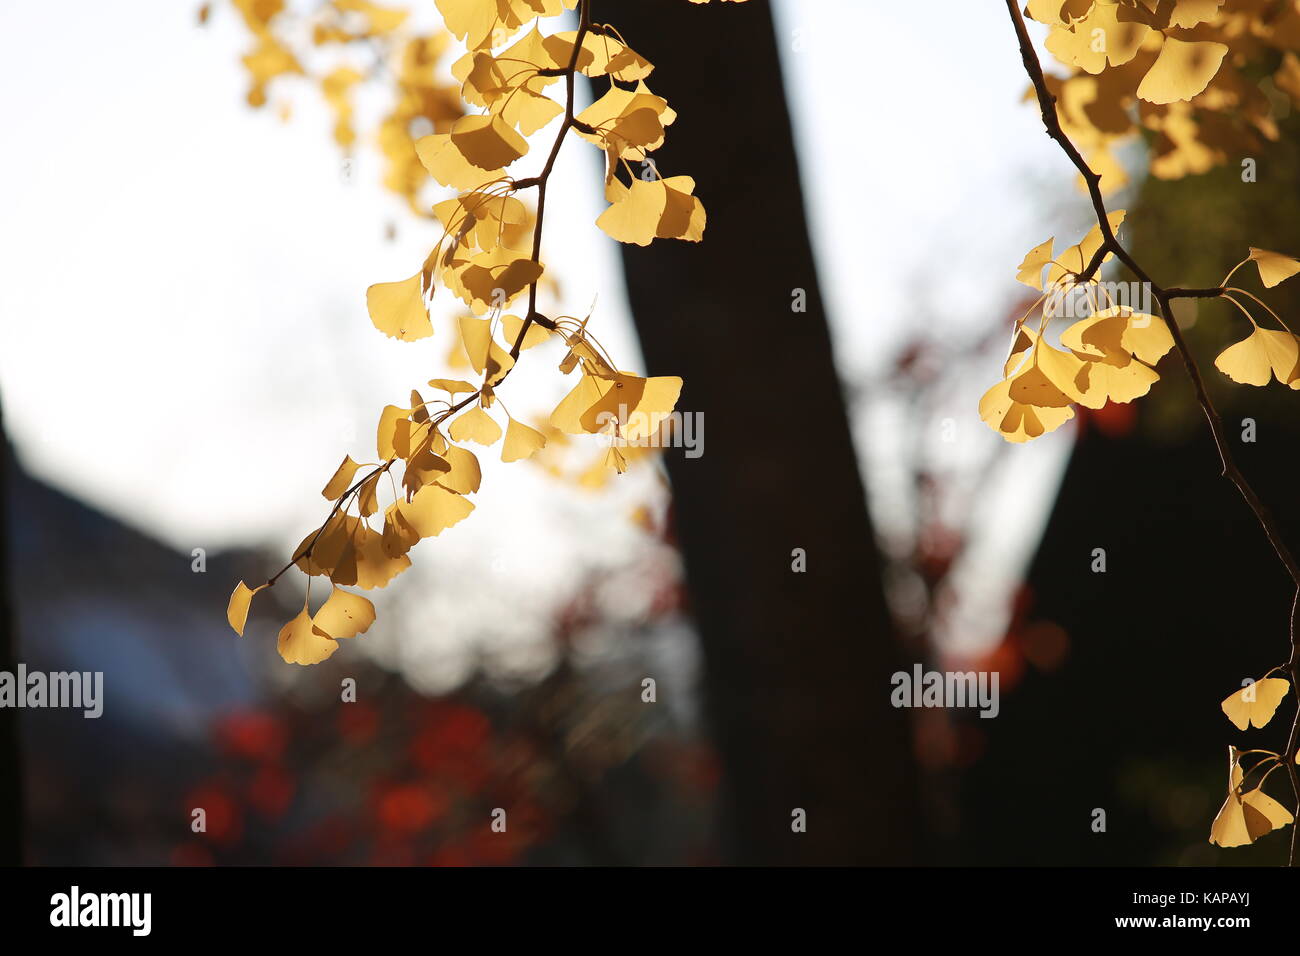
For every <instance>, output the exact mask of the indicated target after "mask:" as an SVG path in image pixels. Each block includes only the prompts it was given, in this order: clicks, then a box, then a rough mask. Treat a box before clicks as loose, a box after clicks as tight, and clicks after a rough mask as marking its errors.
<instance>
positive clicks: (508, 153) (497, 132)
mask: <svg viewBox="0 0 1300 956" xmlns="http://www.w3.org/2000/svg"><path fill="white" fill-rule="evenodd" d="M450 135H451V142H452V145H454V146H455V147H456V149H457V150H459V151H460V154H461V155H462V156H464V157H465V161H466V162H468V163H470V164H471V165H474V166H477V167H478V168H479V169H493V170H495V169H501V168H502V167H504V166H508V165H509V164H511V163H513V162H514V161H515V160H516V159H518V158H519V157H520V156H522V155H524V153H526V152H528V141H527V140H526V139H524V138H523V137H522V136H520V135H519V134H518V133H517V132H515V130H514V129H513V128H512V127H511V126H510V124H509V123H507V122H506V121H505V120H503V119H502V118H501V117H500V116H498V115H496V114H489V115H482V116H462V117H461V118H460V119H458V120H456V122H455V123H453V124H452V126H451V134H450Z"/></svg>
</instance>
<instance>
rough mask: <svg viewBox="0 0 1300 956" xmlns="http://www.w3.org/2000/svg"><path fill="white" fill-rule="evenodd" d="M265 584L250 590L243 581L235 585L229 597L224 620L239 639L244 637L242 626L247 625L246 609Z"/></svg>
mask: <svg viewBox="0 0 1300 956" xmlns="http://www.w3.org/2000/svg"><path fill="white" fill-rule="evenodd" d="M264 587H266V585H265V584H259V585H258V586H257V587H255V588H250V587H249V586H248V585H247V584H245V583H244V582H243V581H240V582H239V583H238V584H236V585H235V591H234V593H233V594H231V595H230V603H229V604H227V605H226V620H227V621H229V622H230V626H231V627H232V628H233V629H234V631H235V633H236V634H238V635H239V636H240V637H243V636H244V625H245V624H247V623H248V608H249V605H251V604H252V603H253V595H254V594H256V593H257V592H258V591H260V590H262V588H264Z"/></svg>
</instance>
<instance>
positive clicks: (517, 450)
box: [501, 418, 546, 461]
mask: <svg viewBox="0 0 1300 956" xmlns="http://www.w3.org/2000/svg"><path fill="white" fill-rule="evenodd" d="M545 445H546V436H545V435H543V434H542V433H541V432H539V431H538V430H537V429H535V428H529V427H528V426H527V425H525V424H523V423H522V422H517V421H515V420H514V419H513V418H512V419H510V423H509V424H508V425H506V440H505V444H504V445H503V446H502V448H501V460H502V461H519V460H520V459H522V458H530V457H532V456H533V455H534V454H535V453H536V452H537V450H538V449H540V448H543V447H545Z"/></svg>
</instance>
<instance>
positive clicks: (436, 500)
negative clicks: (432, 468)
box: [399, 485, 474, 538]
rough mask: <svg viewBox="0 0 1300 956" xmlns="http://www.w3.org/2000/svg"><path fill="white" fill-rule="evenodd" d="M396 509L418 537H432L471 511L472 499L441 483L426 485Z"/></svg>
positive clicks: (472, 507)
mask: <svg viewBox="0 0 1300 956" xmlns="http://www.w3.org/2000/svg"><path fill="white" fill-rule="evenodd" d="M399 510H400V511H401V513H402V517H403V518H404V519H405V520H406V522H407V524H409V525H410V526H411V527H412V528H414V529H415V530H416V531H417V532H418V533H419V535H420V537H422V538H431V537H433V536H435V535H439V534H442V532H443V531H445V530H446V529H447V528H450V527H451V526H452V525H454V524H456V523H457V522H459V521H461V520H462V519H464V518H465V517H467V516H468V515H469V513H470V512H471V511H473V510H474V502H472V501H470V500H469V499H468V498H465V497H463V496H461V495H458V494H456V493H455V492H454V491H448V490H447V489H446V488H444V487H442V486H441V485H425V486H424V487H423V488H421V489H420V490H419V492H418V493H417V494H416V496H415V497H414V498H412V499H411V500H410V502H409V503H402V504H401V505H400V506H399Z"/></svg>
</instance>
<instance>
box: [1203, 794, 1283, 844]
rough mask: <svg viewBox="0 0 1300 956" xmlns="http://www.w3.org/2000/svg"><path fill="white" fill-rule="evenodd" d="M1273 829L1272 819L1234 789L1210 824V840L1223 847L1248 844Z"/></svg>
mask: <svg viewBox="0 0 1300 956" xmlns="http://www.w3.org/2000/svg"><path fill="white" fill-rule="evenodd" d="M1272 830H1273V824H1272V821H1270V820H1269V818H1268V817H1267V816H1265V815H1264V814H1263V813H1261V812H1260V811H1259V810H1258V809H1256V808H1255V807H1254V806H1253V805H1251V804H1248V803H1245V802H1244V801H1243V800H1242V797H1241V794H1239V793H1238V792H1237V791H1235V790H1233V791H1230V792H1229V793H1228V796H1227V798H1226V799H1225V800H1224V801H1223V806H1221V807H1220V808H1219V812H1218V813H1217V814H1216V815H1215V817H1214V822H1213V823H1211V824H1210V842H1211V843H1214V844H1216V845H1218V846H1221V847H1234V846H1246V845H1247V844H1250V843H1254V842H1255V841H1256V840H1258V839H1259V838H1260V837H1262V836H1263V835H1264V834H1265V833H1270V832H1271V831H1272Z"/></svg>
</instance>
